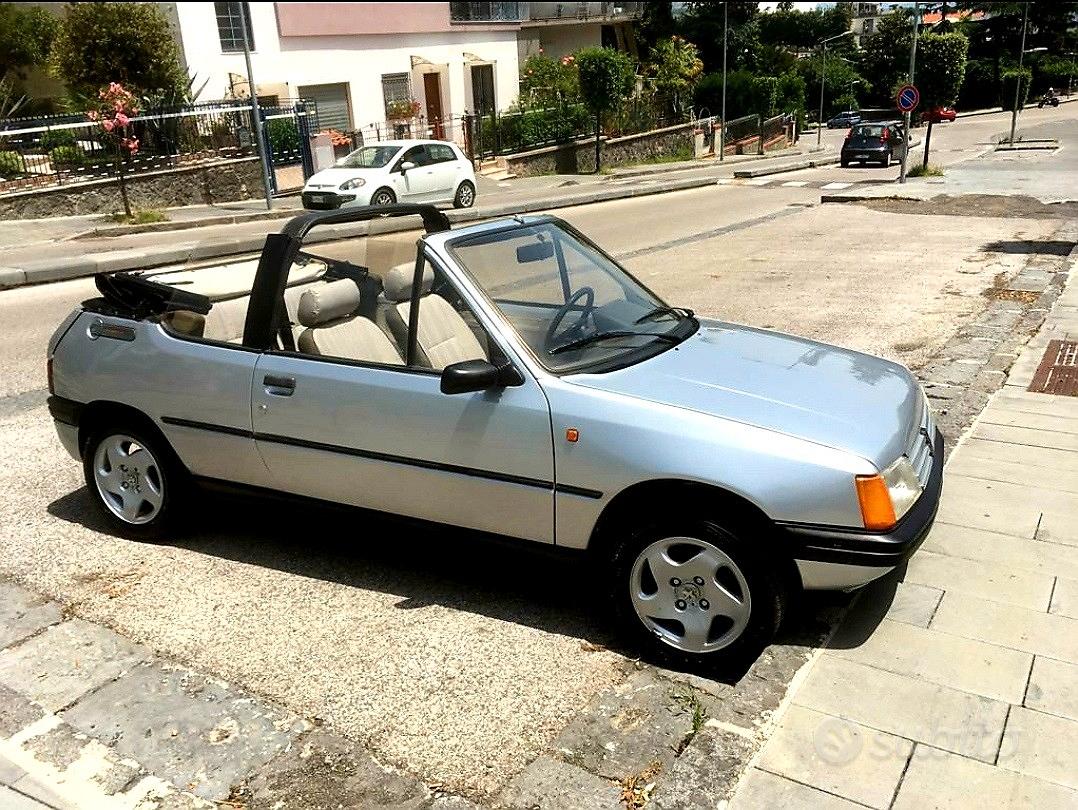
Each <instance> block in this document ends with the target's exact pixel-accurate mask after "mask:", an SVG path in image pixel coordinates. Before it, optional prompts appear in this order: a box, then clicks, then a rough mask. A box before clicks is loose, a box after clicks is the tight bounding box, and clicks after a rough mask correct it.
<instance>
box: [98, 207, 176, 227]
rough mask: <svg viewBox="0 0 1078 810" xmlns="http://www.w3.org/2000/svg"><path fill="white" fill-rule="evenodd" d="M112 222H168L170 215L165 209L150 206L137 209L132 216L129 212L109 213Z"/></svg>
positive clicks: (126, 223)
mask: <svg viewBox="0 0 1078 810" xmlns="http://www.w3.org/2000/svg"><path fill="white" fill-rule="evenodd" d="M108 219H109V221H110V222H116V223H119V224H121V225H148V224H149V223H151V222H168V216H167V215H166V214H165V212H164V211H158V210H157V209H156V208H150V209H147V210H145V211H135V212H134V213H133V214H132V215H131V216H127V214H109V216H108Z"/></svg>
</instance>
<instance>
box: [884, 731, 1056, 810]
mask: <svg viewBox="0 0 1078 810" xmlns="http://www.w3.org/2000/svg"><path fill="white" fill-rule="evenodd" d="M1074 802H1075V796H1074V793H1073V792H1072V791H1070V790H1067V789H1066V788H1062V787H1060V786H1059V785H1055V784H1052V783H1051V782H1045V781H1043V780H1041V779H1038V778H1036V777H1033V776H1028V775H1025V774H1020V773H1015V772H1013V771H1008V770H1004V769H1003V768H997V767H993V766H992V765H986V764H985V763H983V762H977V761H976V760H973V759H967V758H966V757H961V756H957V755H955V754H948V753H947V752H945V751H940V750H939V749H936V748H929V747H927V746H923V745H918V746H917V750H916V751H914V752H913V758H912V759H911V760H910V765H909V768H908V769H907V770H906V776H905V777H904V778H903V779H902V787H901V789H900V790H899V792H898V797H897V798H896V800H895V804H894V810H924V808H927V807H939V808H943V807H946V808H954V810H984V808H986V807H1016V808H1017V807H1031V808H1032V807H1035V808H1038V810H1049V808H1053V809H1055V808H1059V810H1063V808H1072V807H1074Z"/></svg>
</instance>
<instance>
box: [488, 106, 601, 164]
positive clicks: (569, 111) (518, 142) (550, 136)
mask: <svg viewBox="0 0 1078 810" xmlns="http://www.w3.org/2000/svg"><path fill="white" fill-rule="evenodd" d="M477 129H478V131H477V133H476V142H477V143H478V146H479V151H480V152H492V151H495V150H498V151H500V152H503V153H509V152H521V151H526V150H527V149H530V148H538V147H540V146H547V145H549V144H554V143H566V142H567V141H571V140H573V139H574V138H577V137H579V136H581V135H587V134H589V133H590V132H591V131H592V129H593V125H592V124H591V119H590V116H589V115H588V111H587V109H586V108H585V107H584V106H583V105H582V104H580V105H574V106H570V107H564V108H561V109H549V110H517V111H513V110H510V111H509V112H506V113H502V114H501V115H486V116H483V117H482V118H481V119H480V120H479V123H478V125H477Z"/></svg>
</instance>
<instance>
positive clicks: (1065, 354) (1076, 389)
mask: <svg viewBox="0 0 1078 810" xmlns="http://www.w3.org/2000/svg"><path fill="white" fill-rule="evenodd" d="M1029 390H1030V391H1035V392H1036V393H1038V394H1061V395H1063V396H1066V397H1078V341H1074V340H1052V341H1049V342H1048V348H1047V349H1045V351H1044V357H1042V358H1041V364H1040V365H1039V366H1037V373H1036V374H1034V375H1033V382H1031V383H1030V384H1029Z"/></svg>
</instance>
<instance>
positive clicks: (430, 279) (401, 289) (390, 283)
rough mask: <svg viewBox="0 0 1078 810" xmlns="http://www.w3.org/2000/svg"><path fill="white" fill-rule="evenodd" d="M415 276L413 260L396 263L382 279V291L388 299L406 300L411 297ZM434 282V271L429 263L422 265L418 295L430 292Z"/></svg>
mask: <svg viewBox="0 0 1078 810" xmlns="http://www.w3.org/2000/svg"><path fill="white" fill-rule="evenodd" d="M414 278H415V262H409V263H407V264H398V265H397V266H396V267H394V268H393V269H392V270H390V271H389V272H388V273H386V277H385V278H383V279H382V291H383V292H384V293H385V296H386V298H387V299H388V300H390V301H408V300H409V299H410V298H411V297H412V279H414ZM433 283H434V271H433V270H432V269H431V267H430V265H429V264H427V265H424V266H423V287H422V289H420V291H419V294H420V295H426V294H427V293H429V292H430V288H431V285H432V284H433Z"/></svg>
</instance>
